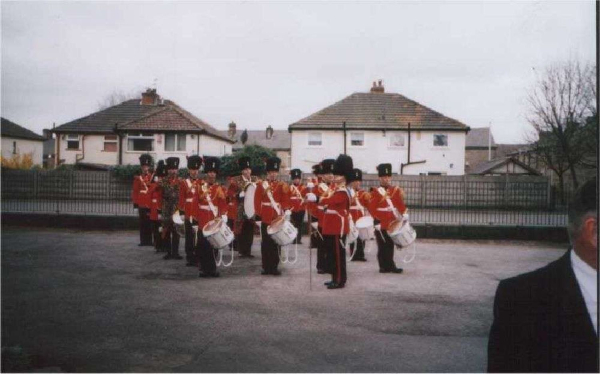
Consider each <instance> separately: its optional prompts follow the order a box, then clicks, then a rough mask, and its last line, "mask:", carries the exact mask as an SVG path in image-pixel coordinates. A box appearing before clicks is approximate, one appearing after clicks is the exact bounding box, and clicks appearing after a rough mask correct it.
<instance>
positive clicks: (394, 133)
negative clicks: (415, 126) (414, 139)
mask: <svg viewBox="0 0 600 374" xmlns="http://www.w3.org/2000/svg"><path fill="white" fill-rule="evenodd" d="M396 136H401V137H402V143H403V144H402V145H395V144H393V143H392V141H393V139H394V137H396ZM389 139H390V140H389V143H388V147H389V148H404V147H406V136H404V134H403V133H401V132H392V133H390V138H389Z"/></svg>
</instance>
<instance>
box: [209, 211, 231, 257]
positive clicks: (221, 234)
mask: <svg viewBox="0 0 600 374" xmlns="http://www.w3.org/2000/svg"><path fill="white" fill-rule="evenodd" d="M202 235H204V237H205V238H206V240H208V242H209V243H210V245H212V247H213V248H215V249H221V248H224V247H227V246H228V245H229V244H231V242H233V238H234V235H233V232H231V229H230V228H229V226H227V224H226V223H225V221H223V220H222V219H221V218H215V219H213V220H212V221H210V222H208V223H207V224H206V225H204V227H203V228H202Z"/></svg>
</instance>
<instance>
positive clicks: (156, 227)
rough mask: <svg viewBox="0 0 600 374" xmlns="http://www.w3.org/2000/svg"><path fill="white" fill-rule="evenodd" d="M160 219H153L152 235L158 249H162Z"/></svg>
mask: <svg viewBox="0 0 600 374" xmlns="http://www.w3.org/2000/svg"><path fill="white" fill-rule="evenodd" d="M159 228H160V221H152V237H153V239H154V248H155V249H156V250H159V249H161V248H162V247H161V237H160V231H159Z"/></svg>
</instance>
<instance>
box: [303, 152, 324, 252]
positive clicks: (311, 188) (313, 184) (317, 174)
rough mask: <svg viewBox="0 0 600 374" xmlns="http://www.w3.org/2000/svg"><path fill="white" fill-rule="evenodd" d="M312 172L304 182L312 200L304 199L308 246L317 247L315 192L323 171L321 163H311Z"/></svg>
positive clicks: (319, 238) (318, 235)
mask: <svg viewBox="0 0 600 374" xmlns="http://www.w3.org/2000/svg"><path fill="white" fill-rule="evenodd" d="M312 169H313V174H314V177H312V178H310V179H309V180H308V182H306V192H307V196H309V194H312V195H311V197H312V199H314V200H313V201H311V200H312V199H311V200H309V199H306V202H305V205H306V212H307V213H308V218H309V219H308V222H309V224H310V225H311V227H310V228H309V230H310V231H309V232H310V234H311V235H310V248H318V242H319V240H321V237H320V234H319V230H318V224H319V218H318V215H319V213H318V212H317V203H316V195H315V194H316V193H318V192H317V187H318V185H319V183H321V174H322V173H323V172H322V171H321V170H322V169H321V164H320V163H319V164H316V165H313V167H312Z"/></svg>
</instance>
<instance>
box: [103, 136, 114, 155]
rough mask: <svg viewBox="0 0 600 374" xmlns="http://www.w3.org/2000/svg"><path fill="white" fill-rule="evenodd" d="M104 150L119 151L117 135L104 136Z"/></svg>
mask: <svg viewBox="0 0 600 374" xmlns="http://www.w3.org/2000/svg"><path fill="white" fill-rule="evenodd" d="M103 151H104V152H116V151H117V136H116V135H106V136H105V137H104V149H103Z"/></svg>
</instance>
